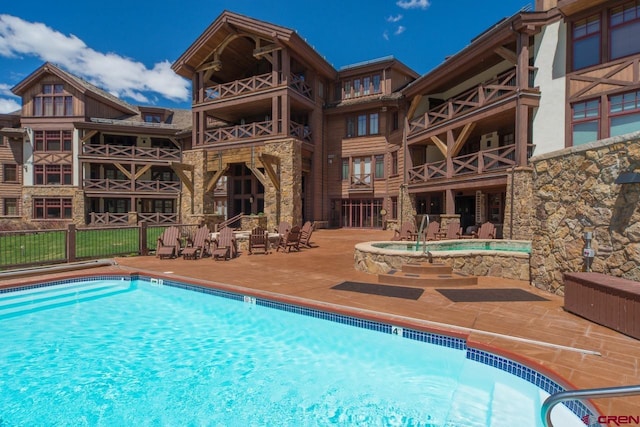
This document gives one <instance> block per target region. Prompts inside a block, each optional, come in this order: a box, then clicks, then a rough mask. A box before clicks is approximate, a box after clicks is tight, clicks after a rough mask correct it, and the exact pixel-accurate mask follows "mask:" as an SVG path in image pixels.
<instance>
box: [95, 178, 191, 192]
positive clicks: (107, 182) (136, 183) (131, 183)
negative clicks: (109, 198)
mask: <svg viewBox="0 0 640 427" xmlns="http://www.w3.org/2000/svg"><path fill="white" fill-rule="evenodd" d="M83 186H84V191H85V192H127V193H159V194H171V195H175V194H177V193H179V192H180V181H142V180H128V179H85V180H84V181H83Z"/></svg>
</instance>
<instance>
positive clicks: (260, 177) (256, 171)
mask: <svg viewBox="0 0 640 427" xmlns="http://www.w3.org/2000/svg"><path fill="white" fill-rule="evenodd" d="M244 164H245V165H247V167H248V168H249V170H251V172H253V174H254V175H255V176H256V178H258V181H260V184H262V185H263V186H264V187H266V186H267V184H268V180H267V177H266V176H264V174H263V173H262V172H260V169H258V168H257V167H255V166H253V165H251V164H250V163H249V162H245V163H244Z"/></svg>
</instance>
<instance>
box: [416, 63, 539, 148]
mask: <svg viewBox="0 0 640 427" xmlns="http://www.w3.org/2000/svg"><path fill="white" fill-rule="evenodd" d="M533 71H534V70H533V69H531V70H530V73H529V74H530V77H529V80H530V81H532V79H533ZM529 86H531V85H529ZM521 89H522V88H521V87H519V86H517V85H516V69H515V68H514V69H511V70H509V71H508V72H506V73H504V74H501V75H500V76H498V77H497V78H495V79H493V80H490V81H487V82H485V83H482V84H480V85H478V86H476V87H474V88H472V89H470V90H468V91H466V92H463V93H461V94H460V95H458V96H456V97H454V98H451V99H449V100H447V101H446V102H444V103H443V104H442V105H438V106H437V107H435V108H432V109H430V110H428V111H427V112H426V113H424V114H423V115H422V116H421V117H419V118H417V119H415V120H412V121H411V122H410V123H409V138H411V136H415V135H417V134H418V133H420V132H422V131H424V130H426V129H428V128H430V127H433V126H435V125H438V124H440V123H444V122H446V121H447V120H451V119H455V118H458V117H460V116H463V115H465V114H468V113H470V112H472V111H475V110H478V109H480V108H483V107H486V106H488V105H491V104H494V103H497V102H499V101H500V100H503V99H505V98H508V97H509V96H512V95H516V94H517V93H519V91H520V90H521Z"/></svg>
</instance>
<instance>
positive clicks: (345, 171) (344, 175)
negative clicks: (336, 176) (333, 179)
mask: <svg viewBox="0 0 640 427" xmlns="http://www.w3.org/2000/svg"><path fill="white" fill-rule="evenodd" d="M340 178H341V179H342V180H343V181H346V180H347V179H349V159H348V158H347V157H343V158H342V169H341V174H340Z"/></svg>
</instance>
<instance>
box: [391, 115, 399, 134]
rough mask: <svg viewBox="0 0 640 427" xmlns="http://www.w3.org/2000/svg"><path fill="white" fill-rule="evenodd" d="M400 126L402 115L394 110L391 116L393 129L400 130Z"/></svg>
mask: <svg viewBox="0 0 640 427" xmlns="http://www.w3.org/2000/svg"><path fill="white" fill-rule="evenodd" d="M398 128H400V116H399V114H398V112H397V111H394V112H393V116H392V117H391V130H398Z"/></svg>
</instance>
